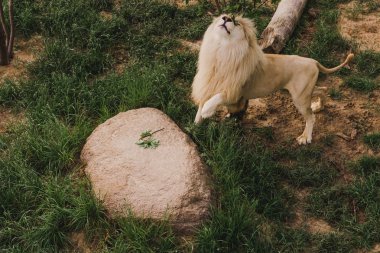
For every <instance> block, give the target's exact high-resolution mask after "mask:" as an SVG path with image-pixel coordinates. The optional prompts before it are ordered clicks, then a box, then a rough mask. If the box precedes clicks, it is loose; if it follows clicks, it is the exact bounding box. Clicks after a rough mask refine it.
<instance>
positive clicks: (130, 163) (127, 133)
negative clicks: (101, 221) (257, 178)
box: [81, 108, 211, 233]
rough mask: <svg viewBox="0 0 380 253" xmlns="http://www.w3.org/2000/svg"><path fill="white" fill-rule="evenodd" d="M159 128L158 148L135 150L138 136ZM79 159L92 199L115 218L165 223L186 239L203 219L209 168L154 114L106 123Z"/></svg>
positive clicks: (133, 113) (179, 134)
mask: <svg viewBox="0 0 380 253" xmlns="http://www.w3.org/2000/svg"><path fill="white" fill-rule="evenodd" d="M161 128H163V130H161V131H158V132H157V133H155V134H154V135H153V138H154V139H157V140H159V141H160V144H159V146H158V147H157V148H155V149H149V148H148V149H144V148H142V147H140V146H138V145H136V142H137V141H138V140H139V138H140V134H141V133H142V132H144V131H146V130H152V131H155V130H158V129H161ZM81 159H82V161H83V162H84V163H85V164H86V168H85V171H86V174H87V175H88V177H89V178H90V181H91V183H92V187H93V190H94V192H95V194H96V196H97V197H99V198H100V199H101V200H102V201H104V205H105V207H106V209H107V210H108V211H109V212H110V214H111V215H113V216H120V215H121V216H123V215H128V212H129V211H132V213H133V214H134V215H135V216H137V217H141V218H153V219H158V220H161V219H165V218H169V220H170V222H171V223H172V224H173V225H174V228H175V229H177V230H180V231H182V232H185V233H187V232H190V231H191V230H192V228H193V227H195V226H197V225H199V224H200V222H201V221H202V220H203V219H205V218H206V217H207V214H208V208H209V206H210V199H211V196H210V195H211V194H210V188H209V185H208V173H207V168H206V167H205V166H204V164H203V163H202V161H201V159H200V157H199V154H198V152H197V149H196V146H195V144H194V143H193V142H192V140H191V139H190V138H189V137H188V136H187V135H186V134H185V133H183V132H182V131H181V129H180V128H179V127H178V126H177V125H176V124H175V123H174V122H173V121H172V120H171V119H170V118H169V117H168V116H166V115H165V114H164V113H162V112H161V111H159V110H157V109H153V108H142V109H137V110H130V111H127V112H123V113H119V114H118V115H116V116H115V117H113V118H111V119H108V120H107V121H106V122H104V123H103V124H101V125H99V126H98V127H97V128H96V129H95V130H94V132H93V133H92V134H91V136H90V137H89V138H88V139H87V143H86V144H85V146H84V148H83V150H82V154H81Z"/></svg>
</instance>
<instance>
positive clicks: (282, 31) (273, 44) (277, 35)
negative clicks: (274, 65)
mask: <svg viewBox="0 0 380 253" xmlns="http://www.w3.org/2000/svg"><path fill="white" fill-rule="evenodd" d="M306 2H307V0H281V2H280V3H279V4H278V7H277V10H276V12H275V13H274V15H273V17H272V19H271V21H270V22H269V24H268V26H267V27H266V28H265V30H264V31H263V33H262V34H261V38H260V45H261V48H262V49H263V51H264V52H266V53H276V54H277V53H279V52H280V51H281V50H282V49H283V48H284V46H285V43H286V42H287V40H288V39H289V37H290V35H291V34H292V33H293V31H294V28H295V27H296V25H297V22H298V20H299V19H300V17H301V15H302V12H303V9H304V8H305V5H306Z"/></svg>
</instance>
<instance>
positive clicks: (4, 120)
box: [0, 107, 24, 134]
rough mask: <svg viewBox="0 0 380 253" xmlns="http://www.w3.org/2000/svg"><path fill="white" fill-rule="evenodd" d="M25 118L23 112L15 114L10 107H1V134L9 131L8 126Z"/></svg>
mask: <svg viewBox="0 0 380 253" xmlns="http://www.w3.org/2000/svg"><path fill="white" fill-rule="evenodd" d="M23 119H24V114H23V113H18V114H15V113H13V112H12V111H11V110H10V109H4V108H2V107H0V134H1V133H4V132H6V131H7V127H8V126H9V125H11V124H13V123H15V122H20V121H22V120H23Z"/></svg>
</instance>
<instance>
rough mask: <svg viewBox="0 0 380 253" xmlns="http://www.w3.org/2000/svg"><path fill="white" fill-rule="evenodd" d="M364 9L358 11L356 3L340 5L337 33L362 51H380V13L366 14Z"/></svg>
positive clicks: (377, 11) (358, 7)
mask: <svg viewBox="0 0 380 253" xmlns="http://www.w3.org/2000/svg"><path fill="white" fill-rule="evenodd" d="M365 8H366V6H363V9H360V3H358V2H357V1H352V2H350V3H348V4H342V5H340V9H341V15H340V19H339V22H338V27H339V31H340V33H341V34H342V36H343V37H345V38H346V39H349V40H353V41H355V42H356V43H358V46H359V48H360V49H362V50H375V51H380V25H379V24H380V11H379V9H377V10H375V11H372V12H368V11H365Z"/></svg>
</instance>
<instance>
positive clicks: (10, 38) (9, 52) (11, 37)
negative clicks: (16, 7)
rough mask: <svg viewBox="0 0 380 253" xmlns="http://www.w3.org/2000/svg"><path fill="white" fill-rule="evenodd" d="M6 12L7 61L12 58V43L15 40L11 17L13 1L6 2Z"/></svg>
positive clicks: (12, 18) (12, 17) (12, 16)
mask: <svg viewBox="0 0 380 253" xmlns="http://www.w3.org/2000/svg"><path fill="white" fill-rule="evenodd" d="M8 10H9V26H10V34H9V40H8V42H7V43H8V57H9V59H12V58H13V41H14V39H15V25H14V15H13V0H9V1H8Z"/></svg>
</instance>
